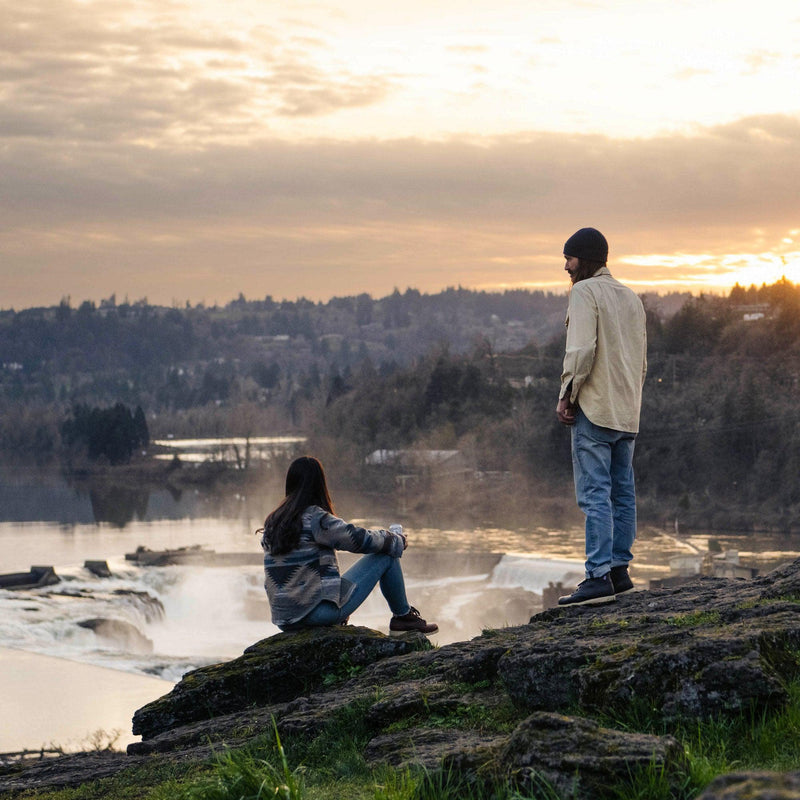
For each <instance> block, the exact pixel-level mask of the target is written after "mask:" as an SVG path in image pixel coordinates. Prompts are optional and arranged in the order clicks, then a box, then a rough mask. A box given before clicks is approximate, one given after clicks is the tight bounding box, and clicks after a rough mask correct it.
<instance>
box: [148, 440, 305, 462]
mask: <svg viewBox="0 0 800 800" xmlns="http://www.w3.org/2000/svg"><path fill="white" fill-rule="evenodd" d="M305 441H306V437H305V436H251V437H249V438H245V437H227V438H224V439H156V440H155V441H154V442H153V444H154V445H156V446H157V447H160V448H164V449H165V450H167V452H165V453H158V454H157V455H156V456H155V457H156V458H157V459H160V460H170V459H173V458H175V456H177V457H178V458H180V460H181V461H185V462H188V463H195V464H199V463H205V462H207V461H226V462H229V463H231V464H235V465H237V466H242V465H243V464H246V463H252V462H254V461H270V460H272V459H273V458H274V457H275V456H277V455H283V454H285V453H287V452H292V451H294V450H295V449H296V448H297V447H298V446H299V445H301V444H303V443H304V442H305Z"/></svg>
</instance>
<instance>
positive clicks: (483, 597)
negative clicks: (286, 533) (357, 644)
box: [0, 470, 800, 752]
mask: <svg viewBox="0 0 800 800" xmlns="http://www.w3.org/2000/svg"><path fill="white" fill-rule="evenodd" d="M279 487H280V480H274V481H269V482H266V483H265V486H264V488H263V490H261V491H257V492H255V493H253V494H251V495H245V494H242V493H237V492H235V491H231V492H227V493H212V494H209V493H204V492H201V491H199V490H191V491H183V492H181V493H176V492H172V493H170V492H168V491H166V490H163V491H162V490H158V491H152V490H146V489H140V488H133V487H131V488H128V489H125V490H121V489H119V488H116V489H111V488H107V489H98V488H94V489H86V488H81V487H78V488H76V487H74V486H73V487H71V486H69V485H68V484H67V483H66V482H65V481H64V480H63V479H62V478H61V477H60V476H58V475H54V474H50V473H44V474H42V473H36V472H33V471H26V470H11V471H9V470H6V471H3V472H0V573H2V574H6V573H13V572H27V571H28V569H29V568H30V567H32V566H39V565H42V566H52V567H54V568H55V571H56V573H57V574H58V576H59V577H60V578H61V581H60V582H59V583H57V584H55V585H52V586H48V587H44V588H38V589H32V590H25V591H11V590H1V589H0V697H2V698H3V700H2V706H3V707H2V709H0V713H2V717H3V719H4V725H3V726H2V728H3V730H2V733H0V752H7V751H12V750H17V749H22V748H25V747H28V748H35V747H40V746H42V745H46V744H48V743H55V744H59V745H65V746H67V747H72V748H74V747H78V746H85V744H86V737H87V736H88V735H89V734H91V733H92V732H93V731H95V730H97V729H98V728H106V729H118V730H120V731H121V732H122V735H121V737H120V740H119V742H118V743H119V744H125V743H127V742H129V741H132V740H133V739H134V737H133V736H132V735H131V734H130V717H131V716H132V714H133V711H134V710H135V709H136V708H137V707H139V706H140V705H143V704H144V703H145V702H147V701H149V700H151V699H154V698H155V697H158V696H160V695H161V694H164V693H165V692H166V691H168V690H169V689H170V687H171V685H172V684H173V683H174V682H176V681H177V680H179V679H180V677H181V675H182V674H184V673H185V672H186V671H188V670H190V669H194V668H196V667H199V666H202V665H204V664H209V663H214V662H218V661H221V660H226V659H230V658H234V657H236V656H238V655H240V654H241V653H242V651H243V650H244V648H245V647H247V646H248V645H250V644H252V643H254V642H256V641H258V640H259V639H262V638H264V637H266V636H270V635H272V634H274V633H276V632H277V629H276V628H275V627H274V626H273V625H272V624H271V623H270V621H269V607H268V604H267V601H266V596H265V593H264V590H263V586H262V572H261V567H260V556H261V550H260V547H259V544H258V539H257V537H256V536H255V535H254V531H255V529H256V528H257V527H259V526H260V525H261V524H262V522H263V518H264V516H265V514H266V513H267V512H268V511H269V510H271V508H272V507H274V505H275V504H276V503H277V502H278V500H279V499H280V489H279ZM335 499H336V500H338V508H337V510H338V512H339V513H340V514H341V516H343V517H345V518H347V519H349V520H351V521H353V522H356V523H359V524H363V525H365V526H367V527H379V526H388V525H389V524H390V523H392V522H401V523H402V524H403V525H404V526H405V530H406V532H407V534H408V537H409V549H408V550H407V551H406V553H405V555H404V556H403V566H404V573H405V576H406V581H407V586H408V595H409V599H410V601H411V602H412V603H413V604H414V605H415V606H417V607H418V608H419V609H420V611H421V612H422V614H423V616H425V617H427V618H428V619H433V620H436V621H437V622H438V623H439V626H440V633H439V634H438V635H437V636H436V637H433V641H434V642H436V643H438V644H446V643H448V642H452V641H457V640H463V639H468V638H471V637H473V636H476V635H478V634H480V632H481V631H482V630H483V629H485V628H492V627H502V626H505V625H516V624H522V623H524V622H527V620H528V619H529V617H530V616H531V615H532V614H534V613H537V612H538V611H540V610H541V609H542V600H541V592H542V589H543V588H544V587H546V586H547V585H548V584H549V583H550V582H562V583H563V584H564V585H565V586H572V585H574V583H576V582H577V581H578V580H580V579H581V577H582V566H583V565H582V561H583V558H582V556H583V535H582V529H581V525H580V519H579V518H578V516H577V513H575V514H574V515H571V516H570V515H568V518H567V519H565V520H561V521H560V523H559V524H554V522H553V521H552V520H549V521H544V520H540V519H535V518H534V519H531V520H530V525H528V526H526V527H524V528H522V529H520V528H511V527H508V528H503V527H497V526H496V525H495V526H489V525H486V524H482V521H481V520H479V519H476V520H475V522H474V525H469V526H466V525H463V526H460V527H458V528H453V529H449V528H434V527H430V525H427V526H426V525H423V524H419V523H415V520H414V519H413V518H409V517H408V516H407V515H406V516H401V517H398V516H396V512H395V516H392V515H391V514H388V512H387V511H386V509H387V507H392V506H393V507H395V508H396V507H397V504H393V503H392V502H391V498H390V499H388V500H385V501H383V502H381V501H379V500H377V499H375V498H369V497H353V496H344V497H341V498H340V497H336V496H335ZM710 538H713V539H714V540H715V545H718V546H719V547H721V548H722V549H725V550H735V551H737V552H738V554H739V559H740V561H741V562H742V563H745V564H749V565H752V566H755V567H758V568H759V569H760V570H762V571H765V570H768V569H770V568H771V567H774V566H777V565H778V564H780V563H783V562H785V561H789V560H792V559H794V558H796V557H797V556H798V555H800V537H783V536H778V535H767V534H750V535H745V534H735V533H731V534H721V533H719V532H715V533H713V534H709V533H704V532H696V531H695V532H690V533H686V534H683V533H681V532H676V531H675V530H674V529H670V530H663V529H658V528H654V527H648V526H644V527H642V529H641V530H640V535H639V539H638V541H637V543H636V546H635V555H636V560H635V565H634V568H633V569H632V574H633V577H634V580H635V581H636V583H637V585H639V586H641V587H642V588H646V587H647V585H648V582H649V581H650V580H651V579H653V578H658V577H664V576H666V575H668V574H669V561H670V558H672V557H673V556H676V555H681V554H690V553H702V552H705V551H706V550H707V549H708V546H709V539H710ZM139 546H143V547H147V548H149V549H150V550H156V551H157V550H165V549H166V550H174V549H178V548H191V547H197V546H199V547H202V548H204V549H208V550H214V551H216V552H217V553H226V554H227V553H238V554H240V557H239V558H238V559H237V563H236V564H235V565H231V566H209V565H191V566H190V565H183V566H181V565H175V566H163V567H154V566H150V567H145V566H138V565H137V564H136V563H135V562H133V561H131V560H128V559H126V558H125V556H126V554H129V553H133V552H134V551H135V550H136V549H137V547H139ZM351 559H352V556H350V554H342V555H341V557H340V560H341V562H342V566H343V568H346V566H347V565H348V564H349V563H350V561H351ZM87 560H96V561H106V562H107V563H108V566H109V568H110V571H111V573H112V576H111V577H110V578H100V577H97V576H95V575H94V574H93V573H92V572H90V571H89V570H88V569H86V568H85V567H84V562H85V561H87ZM350 622H351V624H355V625H366V626H369V627H371V628H375V629H377V630H381V631H384V632H386V631H388V623H389V614H388V611H387V609H386V607H385V604H384V602H383V600H382V598H381V597H380V595H379V593H377V592H376V593H373V595H372V596H371V597H370V598H369V600H368V601H367V603H366V604H365V605H364V606H363V607H362V608H361V609H359V610H358V611H357V612H356V613H355V614H354V615H353V616H352V618H351V620H350ZM2 648H5V652H3V651H2ZM23 654H24V656H25V657H26V658H28V659H35V657H38V659H39V660H35V661H33V662H30V661H28V662H22V661H21V660H20V659H21V658H22V656H23ZM81 670H82V672H81ZM42 675H44V676H45V679H43V678H42ZM48 675H51V676H52V677H51V679H50V680H46V676H48ZM26 676H29V677H26ZM137 679H138V680H139V683H131V681H136V680H137ZM68 680H70V681H73V682H72V683H70V684H69V686H70V687H71V688H70V689H69V690H68V691H69V695H70V698H71V700H72V701H73V702H74V703H75V704H76V706H75V709H74V710H72V711H68V712H67V713H66V714H59V715H58V726H56V721H55V716H54V715H53V713H52V704H53V703H54V702H55V701H57V699H58V697H56V698H55V700H54V698H52V697H50V696H48V691H54V690H55V691H56V693H57V695H58V693H60V696H62V697H63V694H64V688H65V682H66V681H68ZM112 700H113V702H112Z"/></svg>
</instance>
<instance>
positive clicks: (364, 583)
mask: <svg viewBox="0 0 800 800" xmlns="http://www.w3.org/2000/svg"><path fill="white" fill-rule="evenodd" d="M343 577H344V578H347V580H349V581H351V582H352V583H354V584H355V586H356V588H355V591H354V592H353V594H352V595H350V598H349V599H348V601H347V602H346V603H345V604H344V605H343V606H342V607H341V608H339V607H338V606H337V605H336V603H332V602H331V601H330V600H321V601H320V602H319V604H318V605H317V606H316V607H315V608H314V609H312V610H311V611H309V612H308V614H306V615H305V616H304V617H303V618H302V619H301V620H299V621H298V622H296V623H295V624H294V625H291V626H287V627H285V628H284V629H283V630H285V631H288V630H295V629H296V628H307V627H317V626H323V625H338V624H339V623H340V622H344V621H345V620H346V619H347V618H348V617H349V616H350V615H351V614H352V613H353V612H354V611H355V610H356V609H357V608H358V607H359V606H360V605H361V604H362V603H363V602H364V601H365V600H366V599H367V597H368V596H369V594H370V592H372V590H373V589H374V588H375V584H376V583H379V582H380V587H381V593H382V594H383V596H384V597H385V598H386V602H387V603H388V605H389V608H390V609H391V611H392V613H393V614H395V615H397V616H402V615H403V614H407V613H408V612H409V609H410V608H411V606H410V605H409V604H408V600H407V599H406V585H405V581H404V580H403V570H402V568H401V566H400V559H399V558H392V557H391V556H388V555H384V554H380V553H371V554H369V555H366V556H362V557H361V558H359V559H358V561H356V563H355V564H353V566H352V567H350V569H349V570H347V572H345V574H344V575H343Z"/></svg>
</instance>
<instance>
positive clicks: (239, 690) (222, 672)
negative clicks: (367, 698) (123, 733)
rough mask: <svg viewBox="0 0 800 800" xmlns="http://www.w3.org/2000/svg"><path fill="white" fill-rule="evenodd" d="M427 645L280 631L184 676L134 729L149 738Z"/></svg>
mask: <svg viewBox="0 0 800 800" xmlns="http://www.w3.org/2000/svg"><path fill="white" fill-rule="evenodd" d="M423 647H425V648H429V647H430V644H429V643H428V640H427V639H425V637H424V636H422V634H417V635H416V636H413V637H409V638H406V639H392V638H390V637H387V636H383V635H382V634H380V633H377V632H376V631H371V630H369V629H368V628H356V627H349V626H341V627H339V628H337V629H330V628H315V629H310V630H306V631H300V632H297V633H281V634H277V635H276V636H272V637H270V638H269V639H263V640H262V641H260V642H258V643H257V644H254V645H252V647H248V648H247V649H246V650H245V651H244V655H242V656H240V657H239V658H236V659H234V660H233V661H229V662H227V663H224V664H214V665H212V666H209V667H203V668H201V669H198V670H195V671H193V672H190V673H188V674H187V675H184V677H183V679H182V680H181V682H180V683H179V684H178V685H177V686H175V688H174V689H173V690H172V691H171V692H170V693H169V694H167V695H165V696H164V697H162V698H160V699H158V700H155V701H154V702H152V703H150V704H149V705H146V706H144V707H143V708H140V709H139V710H138V711H137V712H136V713H135V714H134V715H133V732H134V733H135V734H141V735H142V737H143V738H144V739H147V738H149V737H151V736H153V735H154V734H157V733H161V732H163V731H168V730H172V729H173V728H176V727H179V726H181V725H185V724H186V723H189V722H196V721H198V720H204V719H213V718H214V717H218V716H221V715H224V714H231V713H233V712H236V711H245V710H247V709H248V708H252V707H253V706H265V705H270V704H273V703H282V702H285V701H287V700H292V699H294V698H296V697H299V696H301V695H306V694H312V693H314V692H316V691H318V690H319V689H320V687H322V686H324V685H325V683H326V682H328V683H333V682H340V681H341V679H342V678H345V677H347V676H348V675H349V674H350V673H351V672H353V671H355V670H358V669H361V668H363V667H364V666H365V665H367V664H370V663H372V662H373V661H377V660H378V659H382V658H388V657H389V656H398V655H402V654H404V653H409V652H412V650H414V649H420V648H423Z"/></svg>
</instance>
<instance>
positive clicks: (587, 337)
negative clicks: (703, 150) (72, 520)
mask: <svg viewBox="0 0 800 800" xmlns="http://www.w3.org/2000/svg"><path fill="white" fill-rule="evenodd" d="M564 258H566V265H565V267H564V269H565V270H566V271H567V272H568V273H569V277H570V280H571V281H572V288H571V289H570V294H569V307H568V310H567V347H566V353H565V355H564V371H563V373H562V375H561V391H560V393H559V399H558V406H557V408H556V414H557V415H558V420H559V422H561V423H563V424H564V425H569V426H570V427H571V429H572V430H571V433H572V469H573V474H574V477H575V496H576V498H577V500H578V506H579V507H580V509H581V511H583V513H584V515H585V516H586V566H585V568H586V579H585V580H584V581H582V582H581V583H580V584H579V585H578V588H577V589H576V590H575V591H574V592H573V593H572V594H570V595H567V596H566V597H561V598H559V601H558V604H559V605H561V606H567V605H583V604H588V603H607V602H610V601H612V600H615V599H616V596H617V595H618V594H623V593H624V592H628V591H630V590H631V589H633V583H632V581H631V579H630V576H629V575H628V563H629V562H630V561H631V559H632V558H633V556H632V554H631V547H632V546H633V541H634V539H635V538H636V490H635V486H634V480H633V447H634V442H635V440H636V434H637V432H638V431H639V412H640V409H641V406H642V384H643V383H644V376H645V372H646V371H647V333H646V326H645V312H644V307H643V306H642V302H641V300H639V298H638V297H637V295H636V294H635V293H634V292H633V291H632V290H631V289H629V288H628V287H627V286H623V285H622V284H621V283H620V282H619V281H618V280H615V279H614V278H613V277H612V276H611V273H610V272H609V271H608V267H606V261H607V260H608V242H607V241H606V238H605V236H603V234H602V233H600V231H598V230H595V229H594V228H581V229H580V230H579V231H577V232H576V233H574V234H573V235H572V236H570V237H569V239H567V243H566V244H565V245H564Z"/></svg>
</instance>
